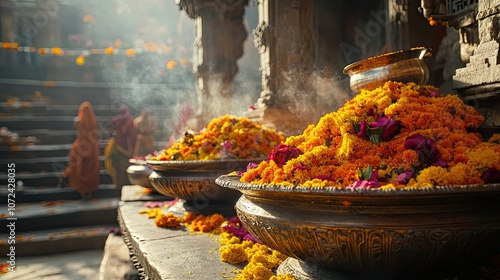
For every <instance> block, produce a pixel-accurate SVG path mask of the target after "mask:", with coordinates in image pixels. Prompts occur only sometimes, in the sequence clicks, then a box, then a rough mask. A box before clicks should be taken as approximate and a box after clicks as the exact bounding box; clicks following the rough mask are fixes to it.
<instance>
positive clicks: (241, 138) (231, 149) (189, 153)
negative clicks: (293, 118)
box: [150, 115, 285, 161]
mask: <svg viewBox="0 0 500 280" xmlns="http://www.w3.org/2000/svg"><path fill="white" fill-rule="evenodd" d="M284 140H285V137H284V136H283V135H282V133H279V132H277V131H275V130H273V129H269V128H265V127H263V126H261V125H260V124H257V123H255V122H252V121H250V120H249V119H247V118H244V117H236V116H229V115H224V116H221V117H218V118H215V119H213V120H212V121H210V123H209V124H208V125H207V126H206V127H205V128H204V129H203V130H202V131H200V133H198V134H190V133H186V134H185V135H184V137H183V138H181V139H179V140H178V141H177V142H176V143H174V144H173V145H172V146H170V147H169V148H167V149H165V150H163V151H161V153H160V154H159V155H156V156H153V157H151V158H150V160H160V161H163V160H217V159H222V160H227V159H249V158H262V157H265V156H266V155H267V154H268V153H269V152H271V151H272V150H273V149H274V148H276V147H277V146H278V144H279V143H280V142H282V141H284Z"/></svg>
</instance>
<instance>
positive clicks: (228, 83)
mask: <svg viewBox="0 0 500 280" xmlns="http://www.w3.org/2000/svg"><path fill="white" fill-rule="evenodd" d="M177 4H178V5H179V7H180V9H181V10H184V11H185V12H186V13H187V14H188V15H189V17H190V18H193V19H194V20H195V21H196V25H195V26H196V27H195V36H196V37H195V43H194V61H193V71H194V75H195V79H196V90H197V94H198V111H197V113H196V120H197V124H196V125H195V126H196V127H194V128H196V129H200V128H203V127H204V126H206V124H208V122H210V120H211V119H213V118H214V117H218V116H220V115H224V114H228V113H230V112H231V107H232V98H233V96H232V94H233V88H232V87H233V79H234V77H235V75H236V73H237V72H238V66H237V60H238V59H239V58H240V57H241V56H242V55H243V42H244V41H245V39H246V37H247V31H246V29H245V26H244V24H243V15H244V12H245V6H246V5H247V4H248V0H180V1H179V0H178V2H177Z"/></svg>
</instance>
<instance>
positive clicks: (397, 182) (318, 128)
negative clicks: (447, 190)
mask: <svg viewBox="0 0 500 280" xmlns="http://www.w3.org/2000/svg"><path fill="white" fill-rule="evenodd" d="M483 120H484V117H483V116H481V115H480V114H479V113H478V112H477V111H476V110H475V109H474V108H473V107H471V106H468V105H466V104H464V102H463V101H462V100H461V99H460V98H459V97H458V96H457V95H453V94H448V95H442V94H440V93H439V92H438V89H437V88H435V87H433V86H429V85H426V86H419V85H416V84H414V83H407V84H406V83H398V82H387V83H385V85H383V86H381V87H378V88H376V89H374V90H371V91H369V90H362V91H361V92H360V93H359V94H358V95H356V96H355V97H354V98H353V99H352V100H349V101H347V102H346V103H345V105H344V106H343V107H341V108H340V109H339V110H337V111H336V112H331V113H328V114H326V115H325V116H323V117H322V118H321V119H320V120H319V122H318V123H317V124H312V125H309V126H308V127H307V128H306V129H305V130H304V132H303V134H301V135H297V136H290V137H288V138H287V139H286V140H285V142H284V143H282V144H280V146H279V147H278V148H277V149H275V150H274V151H273V152H271V153H270V154H269V155H268V160H267V161H263V162H261V163H260V164H258V165H257V166H255V167H254V168H252V169H249V170H247V171H246V172H245V173H243V175H242V177H241V181H242V182H249V183H255V184H271V185H283V186H292V185H296V186H310V187H324V186H337V187H348V188H380V187H381V188H384V189H395V188H403V187H407V188H414V187H424V188H425V187H432V186H437V185H464V184H482V183H498V182H500V145H499V143H500V136H499V135H494V136H493V137H492V138H491V139H489V141H484V140H483V139H482V137H481V135H480V134H479V133H478V132H477V130H478V128H479V126H480V125H481V123H482V122H483Z"/></svg>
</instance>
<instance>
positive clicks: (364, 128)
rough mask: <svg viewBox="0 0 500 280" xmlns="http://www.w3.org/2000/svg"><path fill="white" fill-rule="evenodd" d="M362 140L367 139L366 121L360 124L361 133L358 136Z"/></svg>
mask: <svg viewBox="0 0 500 280" xmlns="http://www.w3.org/2000/svg"><path fill="white" fill-rule="evenodd" d="M356 135H358V136H359V137H361V138H365V137H367V135H366V121H365V120H362V121H361V123H360V124H359V132H358V133H357V134H356Z"/></svg>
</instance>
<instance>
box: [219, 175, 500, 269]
mask: <svg viewBox="0 0 500 280" xmlns="http://www.w3.org/2000/svg"><path fill="white" fill-rule="evenodd" d="M216 183H217V184H219V185H220V186H223V187H225V188H229V189H233V190H237V191H240V192H241V193H242V196H241V197H240V198H239V200H238V201H237V203H236V205H235V209H236V213H237V215H238V217H239V218H240V220H241V222H242V224H243V226H244V227H245V228H246V229H247V230H248V231H249V232H250V233H252V234H253V235H255V236H256V237H257V238H258V239H260V240H261V241H262V242H263V243H264V244H266V245H268V246H269V247H271V248H273V249H275V250H278V251H280V252H281V253H284V254H285V255H287V256H289V258H288V259H287V260H286V261H285V262H283V263H282V265H281V266H280V267H279V269H278V272H280V273H291V274H293V275H294V276H296V278H298V279H415V278H414V277H417V278H416V279H430V278H429V277H427V278H426V276H423V275H427V274H428V275H440V273H442V274H447V273H450V272H453V271H456V270H458V269H461V268H463V267H464V266H468V265H472V264H475V263H478V262H481V261H483V260H485V259H487V258H489V257H491V256H495V255H497V254H499V253H500V239H499V238H498V236H499V234H500V203H498V201H499V200H500V184H488V185H467V186H442V187H432V188H426V189H401V190H391V191H389V190H385V191H384V190H380V189H346V188H340V187H302V186H271V185H258V184H250V183H243V182H240V180H239V176H234V175H223V176H220V177H218V178H217V179H216ZM422 277H424V278H422Z"/></svg>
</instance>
